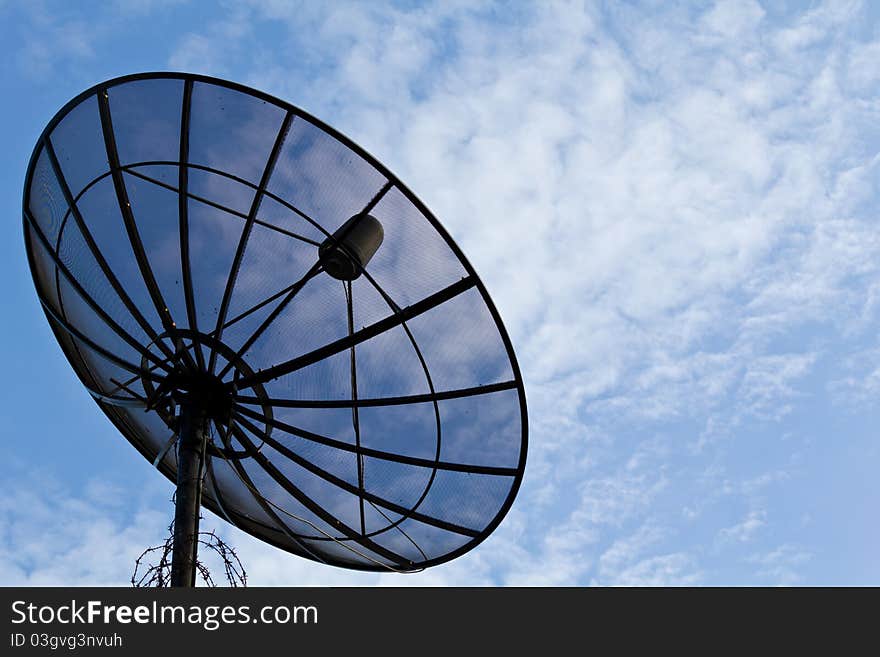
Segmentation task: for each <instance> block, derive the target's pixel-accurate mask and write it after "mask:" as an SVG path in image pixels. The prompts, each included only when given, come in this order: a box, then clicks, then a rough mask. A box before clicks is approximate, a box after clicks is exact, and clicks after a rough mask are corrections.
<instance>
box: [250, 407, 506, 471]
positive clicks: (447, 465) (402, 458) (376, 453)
mask: <svg viewBox="0 0 880 657" xmlns="http://www.w3.org/2000/svg"><path fill="white" fill-rule="evenodd" d="M234 410H235V414H236V415H235V416H236V417H238V418H240V417H241V416H245V417H249V418H251V419H252V420H255V421H256V422H260V423H264V424H267V425H268V426H270V427H272V428H274V429H279V430H281V431H284V432H285V433H288V434H290V435H291V436H296V437H297V438H303V439H305V440H310V441H312V442H314V443H318V444H319V445H325V446H326V447H332V448H334V449H340V450H342V451H344V452H353V453H360V454H362V455H363V456H369V457H371V458H376V459H382V460H383V461H392V462H393V463H404V464H406V465H416V466H419V467H422V468H436V469H437V470H449V471H452V472H467V473H470V474H481V475H497V476H500V477H513V476H514V475H516V474H517V469H516V468H506V467H499V466H491V465H475V464H470V463H453V462H450V461H439V460H435V459H426V458H419V457H418V456H406V455H404V454H396V453H395V452H386V451H383V450H380V449H373V448H371V447H363V446H360V447H356V446H354V445H352V444H351V443H347V442H344V441H342V440H336V439H335V438H329V437H327V436H322V435H320V434H317V433H313V432H311V431H307V430H305V429H301V428H299V427H295V426H293V425H291V424H287V423H285V422H282V421H281V420H276V419H274V418H267V417H266V416H265V415H263V414H262V413H257V412H256V411H253V410H251V409H249V408H245V407H243V406H239V405H237V404H236V406H235V407H234ZM255 435H258V436H259V437H260V438H261V439H262V438H263V433H262V432H260V433H256V434H255Z"/></svg>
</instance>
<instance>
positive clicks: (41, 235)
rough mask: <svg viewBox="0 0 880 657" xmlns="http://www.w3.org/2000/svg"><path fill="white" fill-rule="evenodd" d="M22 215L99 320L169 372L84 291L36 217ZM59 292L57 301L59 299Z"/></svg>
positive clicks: (56, 264)
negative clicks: (52, 246)
mask: <svg viewBox="0 0 880 657" xmlns="http://www.w3.org/2000/svg"><path fill="white" fill-rule="evenodd" d="M24 216H25V217H26V218H27V220H28V223H29V224H30V226H31V229H32V230H33V232H34V234H35V235H36V236H37V239H38V240H39V241H40V244H41V245H42V246H43V248H44V249H45V250H46V253H47V254H48V255H49V258H50V259H51V260H52V262H53V263H55V267H56V270H57V271H58V272H60V273H61V274H63V275H64V278H65V279H66V280H67V282H68V283H69V284H70V286H71V287H72V288H73V289H74V291H76V293H77V294H78V295H79V296H80V298H81V299H82V300H83V301H84V302H85V303H86V305H87V306H88V307H89V308H91V309H92V311H93V312H94V313H95V314H96V315H98V317H100V318H101V320H102V321H103V322H104V323H105V324H106V325H107V326H108V327H109V328H110V329H111V330H112V331H113V332H114V333H116V335H118V336H119V337H120V338H122V340H124V341H125V342H126V343H127V344H128V345H129V346H130V347H131V348H132V349H134V350H135V351H137V352H138V353H139V354H140V355H141V356H143V357H144V358H147V359H148V360H150V361H152V362H153V363H154V364H155V365H156V366H157V367H161V368H162V369H164V370H166V371H168V372H170V371H171V368H169V367H168V366H167V365H166V364H165V363H164V362H163V361H162V360H161V359H160V358H158V357H157V356H156V355H155V354H153V353H152V352H150V351H149V350H148V349H144V347H143V345H142V344H141V343H140V342H139V341H137V340H136V339H135V338H134V337H132V336H131V334H129V333H128V332H127V331H126V330H125V329H123V328H122V327H121V326H119V324H117V323H116V322H115V321H114V320H113V318H112V317H110V315H108V314H107V312H106V311H105V310H104V309H103V308H102V307H101V306H100V305H99V304H98V303H97V302H96V301H95V300H94V299H93V298H92V297H91V296H90V295H89V294H88V292H86V291H85V289H84V288H83V287H82V285H81V284H80V283H79V281H77V280H76V277H75V276H74V275H73V273H72V272H71V271H70V270H69V269H68V268H67V265H65V264H64V262H63V261H62V260H61V258H60V256H58V254H56V253H55V252H54V251H53V250H52V249H51V246H50V244H49V240H48V239H46V236H45V234H44V233H43V231H42V229H41V228H40V226H39V225H38V224H37V221H36V219H34V218H33V217H32V216H31V213H30V212H29V211H28V210H25V211H24ZM60 298H61V297H60V294H59V301H60Z"/></svg>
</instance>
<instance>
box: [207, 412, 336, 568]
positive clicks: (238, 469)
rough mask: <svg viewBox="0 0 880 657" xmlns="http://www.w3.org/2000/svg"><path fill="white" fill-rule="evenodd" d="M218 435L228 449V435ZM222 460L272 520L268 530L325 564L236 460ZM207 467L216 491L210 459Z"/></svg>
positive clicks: (215, 481)
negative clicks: (272, 530) (285, 520)
mask: <svg viewBox="0 0 880 657" xmlns="http://www.w3.org/2000/svg"><path fill="white" fill-rule="evenodd" d="M218 431H220V430H219V427H218ZM220 434H221V438H222V440H223V442H224V444H225V445H226V446H227V447H228V446H229V442H228V440H229V439H228V434H224V433H223V432H222V431H220ZM223 460H224V462H225V463H226V465H228V466H229V467H230V468H232V470H233V471H234V472H235V473H236V475H237V476H238V478H239V479H240V480H241V482H242V483H243V484H244V487H245V489H247V491H248V492H249V493H250V494H251V497H253V498H254V501H255V502H256V503H257V506H259V507H260V508H261V509H262V510H263V512H264V513H265V514H266V515H267V516H269V518H270V519H271V520H272V522H274V523H275V525H276V526H275V527H269V528H270V529H274V530H276V531H278V532H280V533H282V534H284V535H285V536H287V538H289V539H290V540H291V541H293V542H294V543H296V544H297V545H298V546H299V547H300V548H302V550H303V551H304V552H305V553H306V554H307V555H309V556H310V557H312V558H313V559H315V561H319V562H320V563H327V562H326V561H325V560H324V559H323V558H322V557H321V556H320V555H318V554H316V553H315V552H314V551H312V550H310V549H309V547H308V545H306V544H305V542H304V541H303V540H302V539H301V538H299V537H298V536H296V534H295V533H294V532H293V530H292V529H291V528H290V527H288V526H287V523H286V522H284V521H283V520H282V519H281V517H280V516H279V515H278V514H277V513H275V510H274V509H273V508H272V507H271V505H269V503H268V502H267V501H266V499H265V498H264V497H263V495H262V494H261V493H260V491H259V490H258V489H257V487H256V485H255V484H254V482H253V481H252V480H251V478H250V477H249V476H248V473H247V471H246V470H245V469H244V467H242V465H241V463H239V462H238V461H237V460H234V459H233V460H229V459H227V458H225V457H223ZM208 465H209V471H210V473H211V478H212V481H213V486H214V488H215V490H217V480H216V478H215V477H214V471H213V466H211V459H210V458H209V459H208ZM249 521H250V522H254V523H257V521H256V520H253V519H251V520H249ZM257 524H262V523H257ZM267 526H268V525H267Z"/></svg>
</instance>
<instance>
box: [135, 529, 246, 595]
mask: <svg viewBox="0 0 880 657" xmlns="http://www.w3.org/2000/svg"><path fill="white" fill-rule="evenodd" d="M198 544H199V554H201V553H202V548H206V549H207V550H209V551H210V552H212V553H214V554H216V555H217V556H218V557H219V558H220V561H221V563H222V564H223V571H224V576H225V577H226V582H227V585H228V586H231V587H239V586H242V587H246V586H247V573H246V572H245V570H244V566H242V564H241V560H240V559H239V558H238V555H237V554H236V552H235V549H234V548H233V547H232V546H230V545H229V544H228V543H226V542H225V541H224V540H223V539H222V538H220V537H219V536H217V534H216V533H215V532H214V531H213V530H211V531H209V532H199V536H198ZM173 545H174V522H172V523H171V524H170V525H168V538H166V539H165V542H164V543H162V544H161V545H154V546H153V547H148V548H147V549H146V550H144V551H143V552H141V554H140V556H139V557H138V558H137V559H136V560H135V563H134V572H133V573H132V575H131V585H132V586H133V587H136V588H150V587H160V588H161V587H169V586H171V554H172V549H173ZM156 556H158V560H157V561H156V562H155V563H153V558H154V557H156ZM195 566H196V572H197V573H198V574H199V577H200V578H201V580H202V582H203V583H204V584H205V586H217V583H216V582H215V581H214V578H213V577H212V576H211V571H210V569H209V568H208V567H207V566H206V565H205V563H204V562H203V561H202V560H201V559H199V558H198V557H197V558H196V564H195Z"/></svg>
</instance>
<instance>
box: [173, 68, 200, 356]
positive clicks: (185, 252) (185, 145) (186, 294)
mask: <svg viewBox="0 0 880 657" xmlns="http://www.w3.org/2000/svg"><path fill="white" fill-rule="evenodd" d="M192 92H193V81H192V80H191V79H187V80H185V81H184V83H183V101H182V103H181V109H180V166H178V168H177V175H178V179H177V180H178V198H177V208H178V209H177V214H178V223H179V231H180V273H181V276H182V277H183V298H184V301H185V303H186V319H187V322H188V323H189V327H190V328H191V329H192V330H194V331H198V330H199V324H198V317H197V316H196V302H195V300H194V299H193V284H192V270H191V268H190V256H189V208H188V199H187V187H188V185H189V169H188V168H187V166H186V165H187V162H188V161H189V124H190V107H191V106H192ZM194 351H195V352H196V363H197V364H198V368H199V369H200V370H204V369H205V356H204V354H203V353H202V348H201V347H200V346H196V348H195V350H194Z"/></svg>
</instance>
